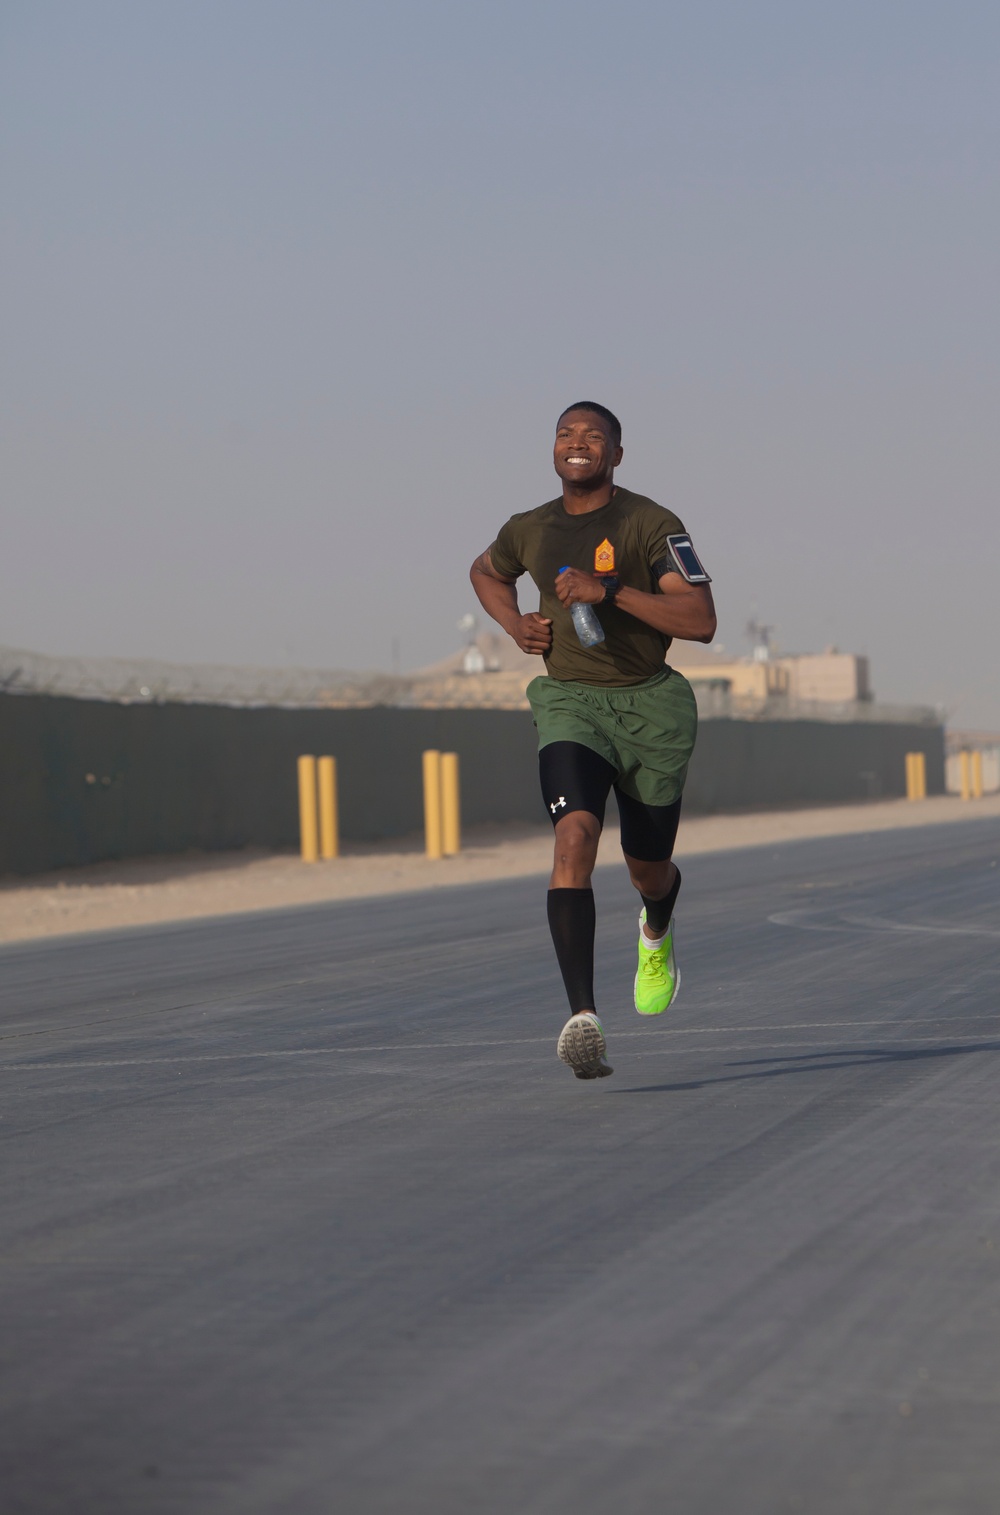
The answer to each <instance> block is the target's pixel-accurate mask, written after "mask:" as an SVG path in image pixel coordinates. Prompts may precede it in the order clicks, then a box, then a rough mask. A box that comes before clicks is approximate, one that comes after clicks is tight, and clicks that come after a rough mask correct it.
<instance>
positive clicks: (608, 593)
mask: <svg viewBox="0 0 1000 1515" xmlns="http://www.w3.org/2000/svg"><path fill="white" fill-rule="evenodd" d="M601 583H602V584H603V585H604V599H603V600H602V601H601V604H602V605H613V604H614V603H615V595H616V594H617V593H618V591H619V589H620V588H621V587H622V586H621V584H619V582H618V575H617V574H616V573H606V574H604V576H603V577H602V579H601Z"/></svg>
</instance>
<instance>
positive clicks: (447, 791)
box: [441, 752, 462, 857]
mask: <svg viewBox="0 0 1000 1515" xmlns="http://www.w3.org/2000/svg"><path fill="white" fill-rule="evenodd" d="M441 850H442V852H443V853H444V855H445V857H455V856H456V855H457V854H458V853H459V852H461V850H462V806H461V801H460V799H459V788H458V753H457V752H442V754H441Z"/></svg>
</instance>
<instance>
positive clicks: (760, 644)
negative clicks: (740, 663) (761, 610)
mask: <svg viewBox="0 0 1000 1515" xmlns="http://www.w3.org/2000/svg"><path fill="white" fill-rule="evenodd" d="M776 630H777V627H775V626H765V625H764V624H763V622H762V621H758V620H756V619H755V618H753V617H751V619H750V620H749V621H747V636H748V637H749V638H750V641H751V642H752V643H753V653H752V657H753V661H754V662H755V663H769V662H770V661H771V632H772V631H776Z"/></svg>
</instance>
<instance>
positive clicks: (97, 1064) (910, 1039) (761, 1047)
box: [0, 1014, 1000, 1073]
mask: <svg viewBox="0 0 1000 1515" xmlns="http://www.w3.org/2000/svg"><path fill="white" fill-rule="evenodd" d="M970 1019H981V1020H990V1021H993V1022H996V1023H997V1031H998V1034H1000V1015H997V1014H991V1015H983V1016H978V1017H972V1016H963V1020H966V1021H968V1020H970ZM920 1024H921V1025H933V1024H935V1023H934V1022H932V1021H922V1022H921V1023H920ZM939 1024H940V1025H942V1026H944V1027H947V1025H948V1022H947V1021H944V1020H943V1021H941V1022H940V1023H939ZM864 1029H875V1030H878V1031H881V1032H882V1036H881V1037H880V1038H879V1039H878V1041H877V1042H872V1043H871V1044H870V1045H871V1046H872V1047H873V1048H876V1047H880V1046H883V1045H885V1046H892V1047H899V1046H909V1045H911V1044H912V1045H914V1046H918V1045H923V1044H924V1043H926V1042H941V1041H944V1042H946V1043H947V1044H948V1045H949V1046H957V1045H959V1044H960V1043H965V1042H969V1043H976V1042H980V1041H982V1040H983V1033H980V1034H979V1035H976V1036H967V1035H951V1036H949V1035H948V1034H947V1030H945V1031H939V1032H937V1033H936V1034H935V1035H933V1036H912V1035H907V1034H905V1033H904V1034H902V1035H899V1036H894V1035H893V1034H892V1029H891V1027H890V1026H887V1025H886V1024H885V1022H884V1021H815V1022H811V1021H803V1022H796V1023H793V1024H790V1025H787V1026H760V1027H757V1026H698V1027H689V1028H684V1029H676V1030H672V1031H667V1032H664V1033H663V1037H662V1038H661V1041H665V1040H666V1039H667V1038H673V1037H679V1036H721V1035H727V1034H730V1035H731V1034H733V1033H737V1034H740V1035H746V1034H748V1033H749V1034H754V1033H756V1032H758V1031H759V1032H760V1033H761V1034H765V1033H773V1032H775V1031H821V1030H844V1031H849V1030H864ZM645 1034H646V1033H644V1032H642V1031H619V1032H616V1033H615V1034H614V1037H613V1040H614V1041H615V1042H616V1043H617V1042H619V1041H622V1040H624V1039H626V1038H632V1037H637V1036H643V1035H645ZM552 1040H553V1038H552V1037H551V1036H522V1037H516V1038H514V1037H512V1038H511V1039H510V1040H505V1041H488V1042H420V1043H414V1042H401V1043H397V1044H394V1045H393V1044H386V1045H382V1046H371V1047H288V1048H275V1049H274V1050H272V1051H268V1052H192V1053H182V1054H180V1055H178V1056H173V1057H118V1058H73V1059H71V1060H70V1059H66V1060H63V1059H61V1058H58V1057H55V1058H52V1059H51V1060H48V1061H45V1062H30V1063H29V1062H24V1063H21V1062H16V1063H15V1062H11V1063H0V1072H5V1073H22V1072H31V1071H34V1072H40V1073H44V1072H54V1071H57V1070H58V1071H65V1070H68V1069H82V1068H149V1067H158V1066H161V1065H162V1066H164V1067H168V1066H173V1065H175V1064H192V1063H196V1064H197V1063H231V1062H246V1061H269V1060H272V1059H279V1058H289V1057H298V1058H321V1057H356V1056H359V1055H363V1054H366V1053H368V1054H374V1053H383V1052H397V1053H399V1052H407V1053H412V1052H440V1051H445V1050H456V1049H465V1050H467V1051H470V1052H475V1051H477V1050H480V1049H484V1048H489V1047H524V1046H538V1045H543V1044H547V1043H548V1042H550V1041H552ZM807 1045H808V1043H806V1042H804V1041H802V1040H801V1039H799V1040H796V1041H770V1042H766V1041H765V1042H760V1041H756V1042H748V1043H736V1044H735V1045H731V1046H728V1047H719V1046H714V1045H713V1046H704V1047H690V1046H688V1047H676V1046H673V1045H661V1046H655V1045H652V1044H650V1045H649V1046H648V1047H644V1048H643V1049H642V1051H641V1053H640V1056H646V1055H647V1054H652V1055H653V1056H662V1055H664V1054H666V1053H669V1054H671V1055H672V1056H675V1057H692V1056H697V1055H698V1054H700V1053H703V1052H704V1053H714V1054H719V1053H725V1054H726V1055H728V1054H729V1053H731V1052H760V1051H766V1050H767V1049H768V1048H772V1047H803V1046H807ZM865 1050H867V1049H866V1048H864V1047H861V1048H858V1047H850V1048H832V1049H831V1048H827V1047H824V1048H822V1049H821V1050H820V1051H818V1052H816V1053H815V1054H814V1055H815V1056H817V1057H819V1056H825V1057H829V1056H831V1055H834V1056H845V1057H846V1056H851V1055H852V1053H856V1052H863V1051H865ZM394 1071H395V1070H394Z"/></svg>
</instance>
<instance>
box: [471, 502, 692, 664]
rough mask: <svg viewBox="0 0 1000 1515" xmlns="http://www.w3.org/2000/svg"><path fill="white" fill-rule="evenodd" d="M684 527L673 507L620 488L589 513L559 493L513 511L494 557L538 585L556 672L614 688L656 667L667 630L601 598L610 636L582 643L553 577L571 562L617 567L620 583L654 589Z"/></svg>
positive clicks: (513, 574) (600, 612) (593, 568)
mask: <svg viewBox="0 0 1000 1515" xmlns="http://www.w3.org/2000/svg"><path fill="white" fill-rule="evenodd" d="M683 530H684V527H683V526H682V524H681V522H680V521H679V520H678V518H677V517H676V516H675V515H674V513H673V511H671V510H664V509H663V507H662V505H657V504H655V502H654V501H653V500H647V499H646V497H645V495H641V494H633V493H632V491H631V490H630V489H622V488H618V489H616V490H615V492H614V494H613V495H612V497H611V499H610V500H609V501H608V503H607V505H602V506H601V508H600V510H592V511H589V512H588V513H587V514H586V515H570V514H569V513H568V512H567V511H566V510H565V509H564V508H563V502H562V497H561V496H560V498H559V499H557V500H549V501H548V503H547V504H545V505H540V506H539V507H538V509H537V510H525V511H523V512H522V513H521V514H520V515H515V516H511V518H510V520H509V521H508V522H507V524H506V526H503V527H502V528H501V530H500V532H499V534H498V536H497V539H496V541H495V542H494V543H493V545H492V547H491V548H490V560H491V562H492V564H493V567H494V568H495V569H496V571H497V573H501V574H503V576H504V577H505V578H510V579H514V578H520V576H521V574H523V573H527V574H530V576H531V577H532V578H533V579H534V581H535V583H536V584H537V586H538V589H539V593H540V598H541V603H540V606H539V611H540V614H541V615H544V616H551V618H552V646H551V648H550V650H549V652H548V654H547V655H546V658H545V664H546V668H547V669H548V672H549V674H550V675H551V676H552V677H553V678H556V679H573V680H575V681H577V682H579V683H581V684H604V685H606V686H609V687H612V688H614V687H618V686H620V685H624V684H638V683H641V682H642V680H643V679H648V678H651V677H652V676H653V674H654V673H658V672H659V670H660V669H661V668H662V667H663V662H664V659H665V657H666V653H667V648H668V647H669V646H670V637H668V636H667V635H666V634H665V633H664V632H662V631H656V630H655V629H654V628H653V627H652V626H647V625H646V624H645V622H644V621H639V620H637V619H636V617H635V616H631V615H628V614H627V613H626V612H625V611H624V610H619V609H618V607H617V606H616V605H610V606H605V605H596V606H594V607H593V608H594V609H595V610H596V611H597V616H598V619H599V620H600V622H601V625H602V626H603V627H604V637H605V640H604V641H603V642H599V643H598V645H597V646H596V647H581V646H580V643H579V640H578V639H577V635H576V631H575V630H574V627H573V620H572V617H571V615H570V613H569V611H568V610H567V609H566V607H565V606H564V605H562V604H561V602H560V601H559V599H558V598H557V596H556V592H555V581H556V576H557V574H558V573H559V570H560V569H561V568H562V567H564V566H566V567H569V568H582V569H583V570H584V571H585V572H586V573H597V574H602V573H609V572H614V573H616V574H617V575H618V579H619V582H620V583H621V584H623V585H625V584H627V585H628V586H629V588H631V589H643V590H645V591H646V592H647V593H656V592H657V590H658V588H659V583H658V580H657V578H656V577H655V576H654V574H653V564H654V563H658V562H660V560H661V559H663V558H668V559H669V556H670V550H669V547H668V546H667V538H668V537H669V536H671V535H672V534H673V533H675V532H680V531H683ZM521 608H522V612H524V610H525V607H524V606H523V605H522V607H521Z"/></svg>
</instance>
